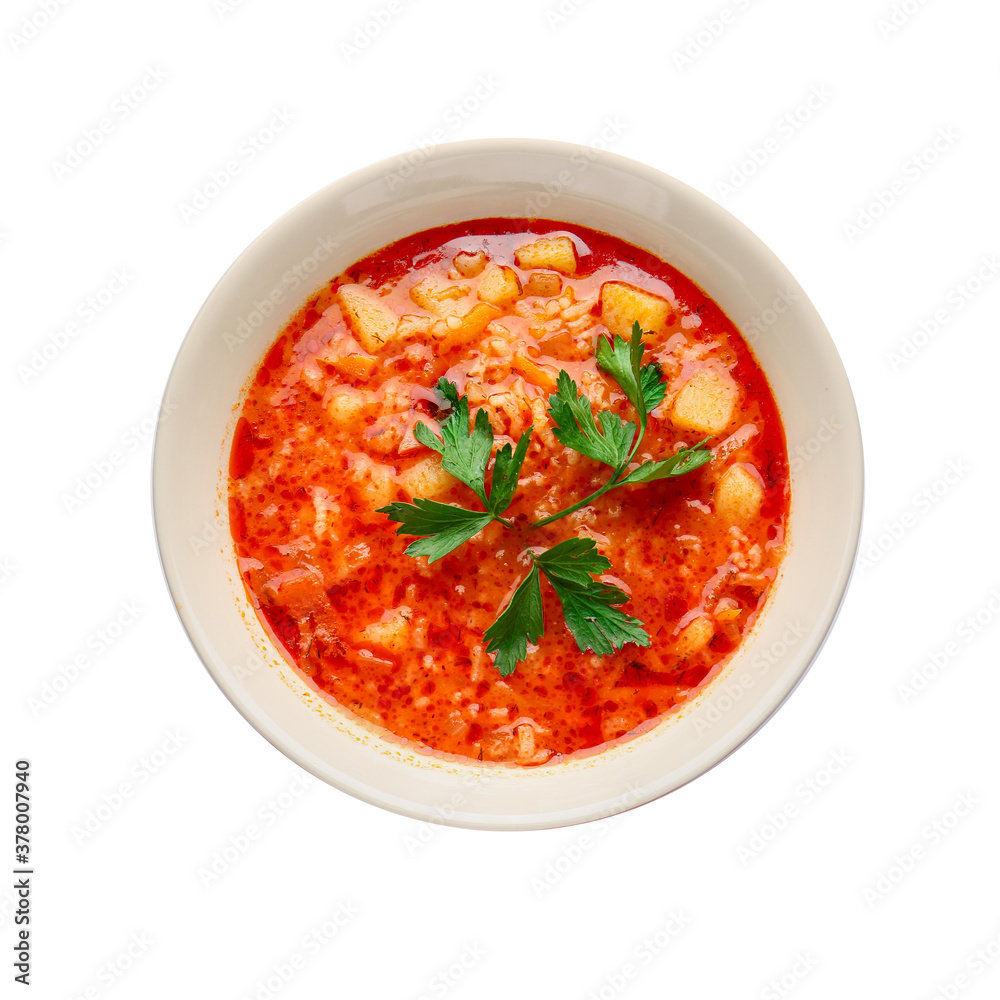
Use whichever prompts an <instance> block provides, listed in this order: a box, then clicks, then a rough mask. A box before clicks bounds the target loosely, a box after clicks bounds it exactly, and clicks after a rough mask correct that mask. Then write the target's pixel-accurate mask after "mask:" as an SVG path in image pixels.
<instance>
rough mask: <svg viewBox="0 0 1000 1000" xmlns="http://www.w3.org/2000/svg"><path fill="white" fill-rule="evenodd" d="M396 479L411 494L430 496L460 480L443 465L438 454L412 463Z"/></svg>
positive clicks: (449, 487)
mask: <svg viewBox="0 0 1000 1000" xmlns="http://www.w3.org/2000/svg"><path fill="white" fill-rule="evenodd" d="M396 481H397V482H398V483H399V485H400V486H401V487H402V488H403V489H404V490H406V492H407V493H409V494H410V496H413V497H428V498H430V497H434V496H436V495H437V494H439V493H444V492H445V490H450V489H451V488H452V486H455V485H456V484H457V482H458V480H457V479H455V477H454V476H453V475H452V474H451V473H450V472H445V471H444V469H443V468H442V467H441V458H440V457H439V456H438V455H430V456H429V457H428V458H424V459H421V460H420V461H419V462H417V463H416V464H415V465H411V466H410V468H408V469H405V470H404V471H403V472H401V473H400V474H399V475H398V476H397V477H396Z"/></svg>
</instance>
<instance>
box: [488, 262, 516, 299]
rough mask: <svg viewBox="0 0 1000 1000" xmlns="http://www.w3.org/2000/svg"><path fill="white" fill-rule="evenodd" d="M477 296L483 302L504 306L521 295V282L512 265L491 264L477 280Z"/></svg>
mask: <svg viewBox="0 0 1000 1000" xmlns="http://www.w3.org/2000/svg"><path fill="white" fill-rule="evenodd" d="M479 297H480V298H481V299H482V300H483V301H484V302H492V303H493V305H495V306H500V307H501V308H506V307H507V306H509V305H510V304H511V302H514V301H515V300H516V299H519V298H520V297H521V282H520V281H519V280H518V277H517V272H516V271H515V270H514V269H513V268H512V267H506V266H502V265H500V264H491V265H490V266H489V268H488V269H487V271H486V273H485V274H484V275H483V278H482V281H480V282H479Z"/></svg>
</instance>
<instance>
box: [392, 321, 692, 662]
mask: <svg viewBox="0 0 1000 1000" xmlns="http://www.w3.org/2000/svg"><path fill="white" fill-rule="evenodd" d="M644 350H645V347H644V345H643V342H642V328H641V326H640V325H639V323H634V324H633V325H632V336H631V338H630V339H629V340H626V339H625V338H624V337H620V336H617V335H616V336H615V337H614V339H613V340H610V341H608V340H606V339H604V338H601V340H600V341H599V343H598V345H597V364H598V367H600V368H601V369H602V370H603V371H605V372H607V373H608V374H609V375H611V376H612V377H613V378H614V379H615V381H617V383H618V384H619V385H620V386H621V388H622V391H623V392H624V393H625V395H626V397H627V398H628V400H629V401H630V402H631V403H632V405H633V407H634V408H635V413H636V420H634V421H629V420H625V419H624V418H623V417H622V416H621V415H620V414H618V413H614V412H612V411H610V410H602V411H601V412H599V413H598V414H597V416H596V418H595V416H594V411H593V407H592V405H591V403H590V400H589V399H588V398H587V397H586V396H585V395H583V394H582V393H581V392H580V389H579V386H577V384H576V382H574V381H573V379H572V378H571V377H570V376H569V374H568V373H567V372H566V371H561V372H560V373H559V377H558V379H557V380H556V392H555V393H554V394H553V395H551V396H550V397H549V410H548V412H549V417H550V418H551V420H552V422H553V424H554V429H553V430H554V433H555V436H556V438H557V439H558V440H559V441H560V442H561V443H562V444H563V445H565V446H566V447H567V448H571V449H572V450H574V451H577V452H579V453H580V454H581V455H585V456H587V457H588V458H592V459H595V460H596V461H598V462H601V463H603V464H604V465H607V466H609V467H610V468H611V469H612V473H611V476H610V477H609V479H608V480H607V481H606V482H605V483H604V484H603V485H602V486H600V487H599V488H598V489H597V490H595V491H594V492H593V493H591V494H590V495H589V496H587V497H584V498H583V499H582V500H579V501H578V502H576V503H574V504H572V505H571V506H569V507H566V508H564V509H563V510H561V511H558V512H557V513H555V514H552V515H550V516H549V517H545V518H542V519H541V520H540V521H536V522H535V523H534V524H532V525H531V527H532V528H540V527H544V526H545V525H548V524H551V523H552V522H554V521H558V520H559V519H560V518H563V517H566V516H567V515H568V514H572V513H573V512H574V511H576V510H579V509H580V508H581V507H586V506H587V505H588V504H590V503H593V501H594V500H596V499H597V498H598V497H600V496H603V495H604V494H605V493H607V492H608V491H609V490H612V489H614V488H615V487H618V486H625V485H629V484H635V483H650V482H654V481H655V480H658V479H666V478H668V477H671V476H681V475H684V474H685V473H688V472H692V471H693V470H694V469H697V468H699V467H700V466H702V465H704V464H705V463H706V462H708V461H709V460H710V459H711V457H712V452H711V451H710V450H709V449H707V448H705V447H704V444H705V443H706V442H707V441H708V438H705V440H704V441H701V442H700V443H699V444H696V445H693V446H691V447H688V448H681V449H680V450H679V451H677V452H676V453H675V454H673V455H671V456H670V457H669V458H667V459H662V460H657V461H651V462H643V463H642V464H641V465H639V466H637V467H636V468H635V469H633V470H632V471H631V472H628V471H626V470H627V469H628V467H629V465H631V464H632V461H633V459H634V458H635V455H636V452H637V451H638V450H639V446H640V444H641V443H642V439H643V437H644V436H645V434H646V426H647V423H648V419H649V414H650V412H651V411H652V410H654V409H655V408H656V407H657V406H659V404H660V403H661V402H663V399H664V396H665V395H666V386H665V385H664V383H663V380H662V376H661V372H660V367H659V365H658V364H657V363H656V362H649V363H647V364H643V363H642V356H643V353H644ZM437 392H438V395H439V396H440V397H441V398H442V399H443V400H444V401H445V406H444V407H443V409H447V410H449V411H450V412H449V413H448V416H447V417H446V418H445V419H444V420H443V421H442V422H441V425H440V430H441V438H440V440H439V439H438V437H437V435H436V434H435V433H434V432H433V431H432V430H431V429H430V427H428V426H427V425H426V424H423V423H417V425H416V426H415V428H414V434H415V435H416V438H417V440H418V441H420V442H421V444H424V445H426V446H427V447H429V448H433V449H434V451H436V452H438V453H439V454H440V455H441V464H442V467H443V468H444V469H445V471H447V472H449V473H451V475H453V476H454V477H455V478H456V479H458V480H460V481H461V482H463V483H465V484H466V486H468V487H469V488H470V489H471V490H472V491H473V493H475V495H476V496H477V497H478V498H479V500H480V502H481V503H482V505H483V506H484V507H485V508H486V509H485V511H477V510H472V509H469V508H466V507H459V506H457V505H453V504H445V503H438V502H437V501H434V500H426V499H424V498H422V497H415V498H414V501H413V503H391V504H389V505H388V506H386V507H380V508H379V513H382V514H386V515H387V516H388V518H389V519H390V520H391V521H397V522H399V525H400V526H399V528H398V530H397V534H400V535H420V536H422V537H420V538H418V539H417V540H416V541H415V542H411V543H410V544H409V545H408V546H407V547H406V554H407V555H410V556H427V558H428V561H429V562H434V561H435V560H436V559H440V558H441V557H442V556H445V555H447V554H448V553H449V552H452V551H454V550H455V549H456V548H458V547H459V546H460V545H462V544H463V543H464V542H466V541H468V540H469V539H470V538H472V536H473V535H475V534H477V533H478V532H480V531H482V529H483V528H485V527H486V526H487V525H488V524H490V523H491V522H493V521H499V522H500V523H501V524H503V525H505V526H506V527H513V524H512V522H511V521H510V520H508V519H507V518H505V517H504V516H503V514H504V512H505V511H506V510H507V508H508V507H509V506H510V504H511V502H512V501H513V499H514V493H515V491H516V490H517V485H518V479H519V476H520V473H521V467H522V466H523V464H524V459H525V456H526V455H527V452H528V445H529V444H530V441H531V434H532V428H531V427H529V428H528V429H527V430H526V431H525V432H524V433H523V434H522V435H521V436H520V438H519V439H518V442H517V446H516V448H513V449H512V448H511V446H510V444H509V443H507V444H505V445H504V446H503V447H502V448H500V449H499V450H498V451H497V453H496V457H495V458H494V460H493V473H492V476H491V477H490V486H489V490H487V488H486V474H487V471H488V469H489V463H490V456H491V454H492V452H493V445H494V443H495V442H494V435H493V429H492V427H491V425H490V421H489V417H488V416H487V414H486V411H485V409H480V410H479V412H478V413H477V414H476V419H475V421H474V422H473V423H472V425H471V427H470V423H469V398H468V396H459V394H458V387H457V386H456V385H455V384H454V383H452V382H449V381H448V380H447V379H445V378H441V379H439V381H438V384H437ZM528 555H529V556H530V558H531V569H530V570H529V571H528V573H527V574H526V575H525V577H524V578H523V579H522V580H521V582H520V583H519V584H518V586H517V588H516V589H515V590H514V592H513V594H512V595H511V598H510V601H509V602H508V604H507V607H506V608H505V609H504V610H503V611H502V612H501V613H500V614H499V615H498V616H497V619H496V621H495V622H494V623H493V624H492V625H491V626H490V627H489V628H488V629H487V630H486V632H485V638H486V640H487V647H486V651H487V652H488V653H492V654H494V656H495V660H494V663H495V665H496V668H497V670H498V671H499V672H500V674H501V676H504V677H506V676H508V675H510V674H511V673H513V672H514V670H515V669H516V667H517V664H518V663H519V662H521V661H522V660H524V659H525V658H526V657H527V655H528V644H529V643H531V644H535V643H537V642H538V640H539V639H540V638H541V636H542V635H543V633H544V631H545V623H544V620H543V612H542V589H541V578H542V577H543V576H544V577H545V579H546V580H547V581H548V583H549V585H550V586H551V587H552V589H553V591H554V592H555V595H556V597H557V598H558V599H559V603H560V605H561V607H562V613H563V619H564V620H565V622H566V626H567V628H568V629H569V630H570V632H571V633H572V635H573V637H574V639H575V640H576V644H577V646H578V647H579V649H580V651H581V652H586V651H587V650H592V651H593V652H595V653H597V654H598V655H600V656H604V655H607V654H609V653H612V652H614V651H615V650H618V649H621V648H622V647H623V646H625V645H626V644H628V643H630V642H631V643H635V644H636V645H638V646H648V645H649V644H650V642H651V639H650V637H649V633H648V632H646V630H645V629H644V628H643V625H642V622H641V621H639V619H638V618H633V617H632V616H631V615H627V614H625V613H624V612H623V611H622V610H621V609H620V607H619V605H622V604H625V603H627V602H628V600H629V597H628V594H626V593H625V592H624V591H623V590H621V589H620V588H618V587H614V586H612V585H611V584H608V583H605V582H603V581H602V580H599V579H597V577H599V576H600V575H601V574H603V573H607V572H608V571H609V570H610V569H611V563H610V561H609V560H608V559H607V558H606V557H605V556H602V555H601V554H600V553H599V552H597V546H596V543H595V542H594V541H593V539H590V538H569V539H567V540H566V541H564V542H560V543H559V544H558V545H554V546H552V547H551V548H549V549H543V548H539V549H535V548H530V549H529V550H528Z"/></svg>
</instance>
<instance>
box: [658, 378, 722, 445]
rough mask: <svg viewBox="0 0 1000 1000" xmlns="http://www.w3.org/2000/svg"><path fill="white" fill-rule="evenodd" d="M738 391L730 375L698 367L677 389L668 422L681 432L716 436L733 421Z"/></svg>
mask: <svg viewBox="0 0 1000 1000" xmlns="http://www.w3.org/2000/svg"><path fill="white" fill-rule="evenodd" d="M738 393H739V390H738V389H737V387H736V383H735V382H734V381H733V380H732V378H730V376H729V375H728V374H727V373H725V372H722V371H719V370H718V369H716V368H699V369H698V371H696V372H695V373H694V375H692V376H691V377H690V378H689V379H688V380H687V381H686V382H685V383H684V384H683V385H682V386H681V388H680V391H679V392H678V393H677V396H676V398H675V399H674V405H673V407H672V408H671V412H670V419H671V420H672V421H673V422H674V425H675V426H677V427H680V428H682V429H683V430H689V431H695V432H696V433H698V434H709V435H712V436H715V435H716V434H720V433H721V432H722V431H724V430H725V429H726V428H727V427H728V426H729V423H730V421H731V420H732V419H733V409H734V407H735V406H736V397H737V395H738Z"/></svg>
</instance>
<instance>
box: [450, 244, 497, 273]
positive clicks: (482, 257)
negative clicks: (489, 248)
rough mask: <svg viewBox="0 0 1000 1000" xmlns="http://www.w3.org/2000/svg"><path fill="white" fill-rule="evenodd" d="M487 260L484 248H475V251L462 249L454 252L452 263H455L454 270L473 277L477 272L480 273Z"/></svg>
mask: <svg viewBox="0 0 1000 1000" xmlns="http://www.w3.org/2000/svg"><path fill="white" fill-rule="evenodd" d="M488 261H489V257H487V256H486V251H485V250H477V251H476V252H475V253H471V252H469V251H466V250H462V251H461V252H460V253H457V254H455V259H454V260H453V261H452V263H453V264H454V265H455V270H456V271H458V273H459V274H461V275H462V276H463V277H466V278H474V277H475V276H476V275H477V274H481V273H482V270H483V268H484V267H486V264H487V262H488Z"/></svg>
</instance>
